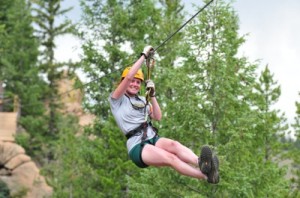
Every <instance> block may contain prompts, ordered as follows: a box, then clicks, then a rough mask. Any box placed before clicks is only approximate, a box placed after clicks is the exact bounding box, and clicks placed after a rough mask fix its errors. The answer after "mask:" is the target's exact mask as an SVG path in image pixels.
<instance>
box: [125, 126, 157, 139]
mask: <svg viewBox="0 0 300 198" xmlns="http://www.w3.org/2000/svg"><path fill="white" fill-rule="evenodd" d="M148 127H152V129H153V131H154V132H155V136H157V132H158V130H157V128H155V127H154V126H152V123H151V122H144V123H142V124H141V125H140V126H138V127H137V128H135V129H133V130H131V131H129V132H128V133H127V134H126V138H127V140H128V139H129V138H131V137H133V136H138V135H140V134H143V135H142V138H141V143H142V144H144V142H145V140H146V138H147V129H148Z"/></svg>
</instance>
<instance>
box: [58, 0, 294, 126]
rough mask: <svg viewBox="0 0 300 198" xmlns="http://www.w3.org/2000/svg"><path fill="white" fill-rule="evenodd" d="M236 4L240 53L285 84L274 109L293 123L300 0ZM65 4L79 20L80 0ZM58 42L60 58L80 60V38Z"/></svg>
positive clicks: (195, 0)
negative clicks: (244, 37) (242, 42)
mask: <svg viewBox="0 0 300 198" xmlns="http://www.w3.org/2000/svg"><path fill="white" fill-rule="evenodd" d="M216 1H217V0H215V1H214V2H216ZM182 2H183V3H184V4H185V6H186V9H187V10H188V12H189V13H190V14H191V15H193V14H195V13H196V12H197V11H198V9H197V7H196V6H200V7H202V6H203V5H204V3H203V2H202V1H199V0H182ZM227 2H229V1H227ZM195 5H196V6H195ZM232 5H233V8H234V10H235V11H236V13H237V15H238V18H239V26H240V30H239V34H240V35H246V34H248V35H247V36H246V42H245V43H244V45H243V46H242V47H241V48H240V52H239V53H240V54H241V55H243V56H245V57H247V58H248V60H249V61H251V62H254V61H256V60H259V61H260V62H259V71H258V74H260V72H261V70H262V69H264V67H265V66H266V65H268V67H269V69H270V71H271V73H272V74H273V75H274V80H276V81H277V82H278V85H280V86H281V97H280V98H279V101H278V102H277V103H276V105H275V106H274V108H276V109H280V110H281V111H282V112H285V114H286V117H287V119H288V122H289V123H292V122H293V121H294V117H295V112H296V107H295V102H296V101H299V102H300V96H299V95H298V93H299V92H300V76H299V75H300V59H299V58H298V56H300V36H298V35H300V20H299V19H300V12H299V11H300V1H299V0H281V1H280V0H263V1H259V0H236V1H233V3H232ZM62 6H63V7H74V8H73V10H72V11H71V12H70V13H69V15H68V16H67V17H68V18H69V19H71V20H73V21H79V19H80V12H81V11H80V6H79V0H72V1H70V0H66V1H64V2H63V4H62ZM174 31H175V30H174ZM56 42H57V49H56V52H55V57H56V58H57V60H60V61H65V60H69V59H73V60H79V59H80V58H79V54H80V53H81V50H80V42H79V41H78V40H77V39H76V38H74V37H72V36H64V37H59V38H58V39H57V41H56Z"/></svg>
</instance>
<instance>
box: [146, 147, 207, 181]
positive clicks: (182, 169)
mask: <svg viewBox="0 0 300 198" xmlns="http://www.w3.org/2000/svg"><path fill="white" fill-rule="evenodd" d="M142 159H143V161H144V163H145V164H147V165H151V166H158V167H160V166H170V167H172V168H174V169H175V170H176V171H177V172H179V173H180V174H182V175H186V176H190V177H194V178H198V179H207V177H206V176H205V175H204V174H203V173H202V172H201V171H200V170H199V169H196V168H194V167H192V166H190V165H189V164H187V163H186V162H184V161H182V160H181V159H180V158H178V157H177V156H176V155H175V154H173V153H170V152H168V151H166V150H164V149H161V148H159V147H157V146H153V145H151V144H146V145H145V146H144V148H143V151H142Z"/></svg>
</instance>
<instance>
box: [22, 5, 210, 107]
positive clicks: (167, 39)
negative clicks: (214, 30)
mask: <svg viewBox="0 0 300 198" xmlns="http://www.w3.org/2000/svg"><path fill="white" fill-rule="evenodd" d="M213 1H214V0H211V1H210V2H208V3H207V4H205V5H204V6H203V7H202V8H201V9H200V10H199V11H198V12H196V14H194V15H193V16H192V17H191V18H190V19H189V20H187V21H186V22H185V23H184V24H182V25H181V26H180V27H179V28H178V29H177V30H176V31H175V32H173V33H172V34H170V35H169V36H168V37H167V38H166V39H165V40H164V41H163V42H162V43H161V44H159V45H158V46H157V47H156V48H154V52H156V51H157V50H158V49H159V48H160V47H162V46H163V45H165V44H166V43H167V42H168V41H169V40H170V39H171V38H172V37H173V36H175V35H176V34H177V33H178V32H179V31H180V30H181V29H183V28H184V27H185V26H186V25H187V24H188V23H189V22H190V21H191V20H193V19H194V18H195V17H196V16H197V15H198V14H200V13H201V12H202V11H203V10H204V9H205V8H207V7H208V6H209V5H210V4H211V3H212V2H213ZM136 61H137V60H135V61H134V62H136ZM134 62H133V63H134ZM133 63H131V64H128V66H129V65H132V64H133ZM121 68H122V67H121ZM121 68H119V69H115V70H113V71H111V72H110V73H108V74H105V75H103V76H101V77H99V78H96V79H93V80H91V81H89V82H87V83H84V84H82V85H81V86H78V87H75V88H73V89H70V90H68V91H66V92H63V93H61V94H59V95H57V96H54V97H53V98H50V99H48V100H51V99H55V98H58V97H61V96H63V95H66V94H68V93H70V92H72V91H74V90H77V89H80V88H83V87H85V86H87V85H88V84H90V83H92V82H95V81H98V80H100V79H101V78H103V77H106V76H108V75H110V74H112V73H113V72H116V71H118V70H120V69H121ZM35 105H37V103H35V104H34V103H32V104H27V105H21V106H20V108H23V107H28V106H35Z"/></svg>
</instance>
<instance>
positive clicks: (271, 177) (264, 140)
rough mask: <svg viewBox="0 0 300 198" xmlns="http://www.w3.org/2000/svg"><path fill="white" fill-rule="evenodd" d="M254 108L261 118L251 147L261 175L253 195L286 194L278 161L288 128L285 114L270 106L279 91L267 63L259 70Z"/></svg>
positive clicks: (276, 98)
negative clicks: (253, 149)
mask: <svg viewBox="0 0 300 198" xmlns="http://www.w3.org/2000/svg"><path fill="white" fill-rule="evenodd" d="M255 90H256V91H257V95H256V102H257V103H256V105H255V106H256V107H257V109H256V111H257V112H258V113H259V117H260V121H259V122H257V123H256V128H257V133H256V135H255V140H256V141H255V142H254V144H253V145H254V147H256V148H257V149H256V150H255V155H256V158H254V159H253V161H256V163H257V167H259V169H260V171H259V173H258V178H263V181H260V182H259V181H257V182H259V183H261V185H259V188H256V190H254V193H255V195H256V196H275V195H277V196H278V195H281V196H287V192H288V191H287V189H288V186H287V181H286V180H285V179H284V176H285V174H286V173H285V171H284V170H283V169H279V168H278V164H277V163H279V162H280V161H282V160H283V159H284V158H285V156H284V155H285V150H284V144H283V143H282V141H281V140H282V139H284V138H285V135H286V132H287V130H288V125H287V124H286V118H285V115H284V113H281V112H280V111H279V110H276V109H273V105H274V104H276V102H277V101H278V99H279V96H280V94H281V89H280V86H279V85H278V84H277V82H276V81H275V80H274V76H273V75H272V74H271V72H270V70H269V68H268V66H266V67H265V69H264V70H263V71H262V72H261V75H260V77H259V82H258V84H257V85H256V86H255Z"/></svg>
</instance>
